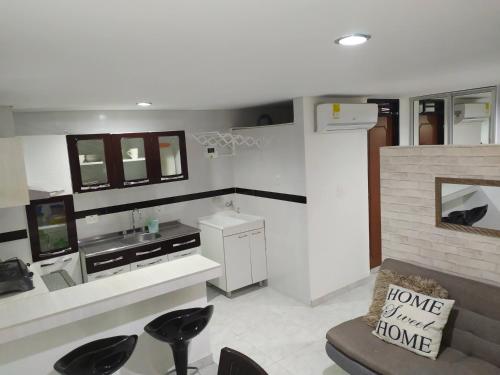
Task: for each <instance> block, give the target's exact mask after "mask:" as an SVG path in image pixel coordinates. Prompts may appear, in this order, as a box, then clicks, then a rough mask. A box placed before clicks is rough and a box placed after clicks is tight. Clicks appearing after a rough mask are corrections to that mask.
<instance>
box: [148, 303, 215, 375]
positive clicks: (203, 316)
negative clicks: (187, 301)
mask: <svg viewBox="0 0 500 375" xmlns="http://www.w3.org/2000/svg"><path fill="white" fill-rule="evenodd" d="M213 312H214V307H213V306H212V305H209V306H207V307H205V308H201V307H198V308H193V309H184V310H176V311H172V312H169V313H166V314H164V315H162V316H160V317H158V318H156V319H155V320H153V321H152V322H150V323H149V324H148V325H147V326H146V327H144V330H145V331H146V332H147V333H149V334H150V335H151V336H153V337H154V338H155V339H157V340H160V341H163V342H166V343H168V344H169V345H170V347H171V348H172V352H173V354H174V362H175V370H173V371H175V372H176V373H177V375H187V371H188V369H190V370H198V369H197V368H196V367H188V345H189V342H190V341H191V339H193V338H194V337H195V336H197V335H198V334H200V332H201V331H203V330H204V329H205V327H206V326H207V324H208V322H209V321H210V318H211V317H212V314H213ZM173 371H169V373H171V372H173Z"/></svg>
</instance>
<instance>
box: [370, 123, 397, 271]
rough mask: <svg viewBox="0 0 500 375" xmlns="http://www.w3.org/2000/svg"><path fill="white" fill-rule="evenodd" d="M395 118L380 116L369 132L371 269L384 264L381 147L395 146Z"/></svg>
mask: <svg viewBox="0 0 500 375" xmlns="http://www.w3.org/2000/svg"><path fill="white" fill-rule="evenodd" d="M394 126H395V125H394V117H393V116H379V117H378V122H377V124H376V125H375V126H374V127H373V128H371V129H370V130H369V131H368V195H369V210H370V211H369V214H370V268H374V267H377V266H379V265H380V264H381V263H382V234H381V222H382V219H381V215H380V147H384V146H392V145H393V144H394V139H393V134H394Z"/></svg>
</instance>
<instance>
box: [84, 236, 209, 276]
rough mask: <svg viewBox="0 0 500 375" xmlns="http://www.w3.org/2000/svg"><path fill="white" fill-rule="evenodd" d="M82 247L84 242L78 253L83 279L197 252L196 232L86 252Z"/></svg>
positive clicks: (113, 273)
mask: <svg viewBox="0 0 500 375" xmlns="http://www.w3.org/2000/svg"><path fill="white" fill-rule="evenodd" d="M86 246H87V247H88V244H87V245H83V246H82V249H81V252H80V256H81V260H82V262H81V263H82V273H83V280H84V282H88V281H93V280H98V279H102V278H105V277H109V276H113V275H118V274H120V273H124V272H128V271H134V270H137V269H141V268H145V267H149V266H153V265H156V264H160V263H164V262H168V261H172V260H175V259H180V258H184V257H186V256H189V255H193V254H199V252H200V234H199V233H193V234H189V235H186V236H181V237H176V238H173V239H166V240H164V241H159V242H153V243H149V244H145V245H140V246H136V247H131V248H128V249H125V250H119V251H112V252H106V250H104V251H101V252H91V253H90V254H87V252H86Z"/></svg>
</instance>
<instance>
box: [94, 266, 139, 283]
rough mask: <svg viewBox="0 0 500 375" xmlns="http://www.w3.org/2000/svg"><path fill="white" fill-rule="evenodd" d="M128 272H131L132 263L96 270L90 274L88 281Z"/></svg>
mask: <svg viewBox="0 0 500 375" xmlns="http://www.w3.org/2000/svg"><path fill="white" fill-rule="evenodd" d="M126 272H130V264H127V265H125V266H121V267H115V268H110V269H108V270H105V271H100V272H95V273H93V274H90V275H88V277H87V281H94V280H100V279H105V278H107V277H111V276H115V275H119V274H121V273H126Z"/></svg>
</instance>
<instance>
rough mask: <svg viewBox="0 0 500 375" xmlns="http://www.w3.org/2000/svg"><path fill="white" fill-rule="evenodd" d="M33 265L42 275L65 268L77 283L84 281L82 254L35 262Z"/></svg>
mask: <svg viewBox="0 0 500 375" xmlns="http://www.w3.org/2000/svg"><path fill="white" fill-rule="evenodd" d="M32 267H36V269H37V273H38V274H39V275H41V276H44V275H47V274H49V273H52V272H56V271H59V270H64V271H66V272H67V273H68V276H69V277H70V278H71V280H73V281H74V282H75V284H81V283H82V268H81V266H80V256H79V254H78V253H73V254H68V255H63V256H60V257H57V258H52V259H48V260H43V261H40V262H35V263H33V264H32Z"/></svg>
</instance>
